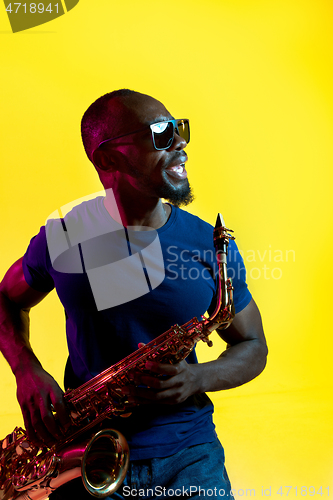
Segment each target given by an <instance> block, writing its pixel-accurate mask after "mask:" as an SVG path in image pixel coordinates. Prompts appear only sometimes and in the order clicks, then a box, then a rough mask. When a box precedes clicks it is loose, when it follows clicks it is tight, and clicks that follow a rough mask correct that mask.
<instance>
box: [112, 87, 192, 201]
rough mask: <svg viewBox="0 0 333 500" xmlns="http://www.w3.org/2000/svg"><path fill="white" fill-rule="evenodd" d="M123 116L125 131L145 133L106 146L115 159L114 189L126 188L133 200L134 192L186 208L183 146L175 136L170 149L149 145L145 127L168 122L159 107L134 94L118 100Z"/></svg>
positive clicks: (187, 194) (187, 191)
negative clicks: (163, 199)
mask: <svg viewBox="0 0 333 500" xmlns="http://www.w3.org/2000/svg"><path fill="white" fill-rule="evenodd" d="M122 106H123V112H124V113H125V114H126V130H125V129H124V130H119V135H121V134H122V133H128V132H130V131H131V130H133V131H135V130H140V129H144V128H145V126H146V129H145V130H143V131H142V132H139V133H135V134H132V135H128V136H126V137H122V138H120V139H117V140H115V141H110V142H109V143H108V146H107V147H108V148H111V151H112V152H113V153H114V158H116V163H117V172H116V173H115V177H116V179H117V181H118V186H122V189H126V187H127V188H128V190H129V191H130V192H131V196H133V189H134V192H135V191H138V194H139V192H140V193H142V194H145V195H146V196H149V197H154V198H165V199H167V200H169V201H170V202H172V203H174V204H175V205H177V206H180V205H187V204H188V203H190V202H191V201H192V200H193V195H192V193H191V188H190V185H189V182H188V179H187V172H186V170H185V162H186V161H187V155H186V153H185V151H184V148H185V147H186V142H185V140H184V139H182V138H181V137H180V136H179V135H178V134H177V133H175V134H174V140H173V143H172V145H171V146H170V148H168V149H166V150H162V151H157V150H156V149H155V148H154V146H153V142H152V137H151V130H150V128H149V125H150V124H152V123H156V122H160V121H165V120H169V119H172V118H173V117H172V116H171V115H170V113H169V112H168V111H167V110H166V108H165V107H164V106H163V104H162V103H160V102H159V101H157V100H155V99H153V98H152V97H150V96H146V95H144V94H135V95H134V96H129V97H126V98H123V99H122Z"/></svg>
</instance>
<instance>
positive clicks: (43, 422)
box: [15, 365, 70, 447]
mask: <svg viewBox="0 0 333 500" xmlns="http://www.w3.org/2000/svg"><path fill="white" fill-rule="evenodd" d="M15 375H16V382H17V399H18V402H19V404H20V406H21V410H22V414H23V419H24V425H25V428H26V431H27V434H28V438H29V439H30V440H31V441H32V442H34V443H35V444H37V445H39V446H45V445H46V446H48V447H50V446H52V445H53V444H54V442H55V441H56V440H59V439H61V438H62V437H63V435H64V432H65V430H66V429H67V428H68V426H69V425H70V419H69V416H68V412H67V409H66V407H65V402H64V398H63V391H62V390H61V388H60V387H59V385H58V384H57V382H56V381H55V380H54V378H53V377H51V375H49V374H48V373H47V372H46V371H45V370H44V369H43V368H42V366H40V365H36V366H34V367H33V368H30V367H29V369H26V370H24V373H18V372H16V373H15Z"/></svg>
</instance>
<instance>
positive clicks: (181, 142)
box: [169, 129, 187, 151]
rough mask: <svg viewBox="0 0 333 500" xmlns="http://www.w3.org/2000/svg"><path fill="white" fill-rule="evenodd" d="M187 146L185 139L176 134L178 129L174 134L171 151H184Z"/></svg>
mask: <svg viewBox="0 0 333 500" xmlns="http://www.w3.org/2000/svg"><path fill="white" fill-rule="evenodd" d="M186 146H187V142H186V141H185V139H184V138H183V137H181V136H180V135H179V134H178V133H177V132H176V129H175V131H174V133H173V141H172V144H171V146H170V147H169V149H170V150H171V151H172V150H175V151H182V150H183V149H185V148H186Z"/></svg>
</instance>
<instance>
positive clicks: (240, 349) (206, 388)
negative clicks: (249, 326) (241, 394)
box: [191, 339, 267, 393]
mask: <svg viewBox="0 0 333 500" xmlns="http://www.w3.org/2000/svg"><path fill="white" fill-rule="evenodd" d="M266 358H267V347H266V344H265V343H264V342H262V341H261V340H258V339H253V340H247V341H244V342H240V343H239V344H236V345H233V346H231V347H229V348H228V349H226V350H225V351H224V352H223V353H222V354H221V356H220V357H219V358H218V359H216V360H214V361H210V362H208V363H198V364H197V365H191V368H192V369H193V373H194V376H195V380H196V391H195V392H197V393H201V392H211V391H221V390H224V389H231V388H233V387H238V386H240V385H243V384H246V383H247V382H249V381H250V380H252V379H254V378H255V377H257V376H258V375H259V374H260V373H261V372H262V371H263V369H264V368H265V365H266Z"/></svg>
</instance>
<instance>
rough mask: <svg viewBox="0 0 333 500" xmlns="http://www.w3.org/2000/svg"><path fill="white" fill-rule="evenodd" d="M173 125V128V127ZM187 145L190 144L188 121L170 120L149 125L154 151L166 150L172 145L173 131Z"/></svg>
mask: <svg viewBox="0 0 333 500" xmlns="http://www.w3.org/2000/svg"><path fill="white" fill-rule="evenodd" d="M174 123H175V126H174ZM175 127H176V132H177V134H178V135H180V137H182V138H183V139H184V140H185V141H186V142H187V143H188V142H190V126H189V121H188V120H172V121H169V122H167V121H165V122H160V123H153V124H152V125H150V128H151V131H152V133H153V141H154V146H155V148H156V149H168V148H169V147H170V146H171V144H172V143H173V137H174V131H175Z"/></svg>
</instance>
